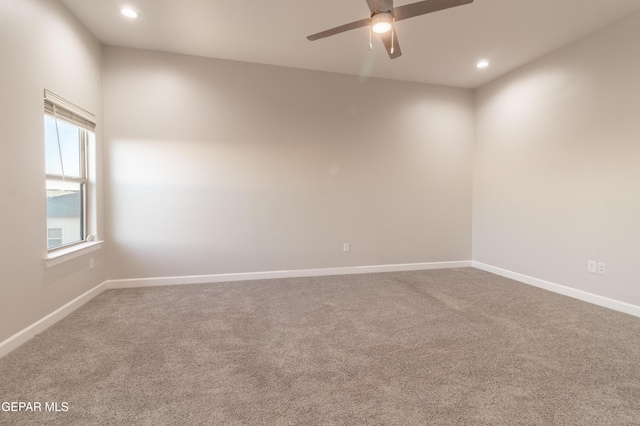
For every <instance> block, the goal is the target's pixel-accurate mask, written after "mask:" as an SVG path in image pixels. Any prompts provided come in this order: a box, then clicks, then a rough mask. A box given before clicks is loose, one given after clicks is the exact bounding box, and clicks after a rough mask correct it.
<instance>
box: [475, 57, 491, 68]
mask: <svg viewBox="0 0 640 426" xmlns="http://www.w3.org/2000/svg"><path fill="white" fill-rule="evenodd" d="M488 66H489V61H487V60H485V59H483V60H481V61H479V62H478V63H477V64H476V68H479V69H482V68H487V67H488Z"/></svg>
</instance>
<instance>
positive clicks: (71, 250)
mask: <svg viewBox="0 0 640 426" xmlns="http://www.w3.org/2000/svg"><path fill="white" fill-rule="evenodd" d="M102 243H103V241H87V242H84V243H79V244H74V245H73V246H71V247H66V248H63V249H60V250H56V251H52V252H50V253H47V255H46V256H45V258H44V267H45V269H48V268H51V267H53V266H56V265H60V264H61V263H65V262H68V261H70V260H72V259H75V258H77V257H80V256H83V255H85V254H87V253H91V252H92V251H95V250H99V249H100V247H102Z"/></svg>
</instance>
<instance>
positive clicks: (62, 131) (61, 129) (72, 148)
mask: <svg viewBox="0 0 640 426" xmlns="http://www.w3.org/2000/svg"><path fill="white" fill-rule="evenodd" d="M80 131H81V130H80V129H79V128H78V127H76V126H74V125H72V124H69V123H67V122H65V121H62V120H58V132H57V133H59V135H60V150H59V149H58V134H57V133H56V120H55V119H54V118H53V117H52V116H50V115H45V116H44V143H45V154H46V172H47V173H48V174H56V175H62V174H63V173H62V171H63V170H62V166H61V163H60V153H62V165H64V175H65V176H71V177H82V176H81V174H80V173H81V170H82V168H81V167H80V159H81V157H80V152H81V151H80V143H81V139H80Z"/></svg>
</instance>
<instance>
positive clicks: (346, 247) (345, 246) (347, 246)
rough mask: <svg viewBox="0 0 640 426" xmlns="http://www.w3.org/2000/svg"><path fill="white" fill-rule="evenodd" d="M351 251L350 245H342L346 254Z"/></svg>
mask: <svg viewBox="0 0 640 426" xmlns="http://www.w3.org/2000/svg"><path fill="white" fill-rule="evenodd" d="M349 250H351V247H349V243H344V244H343V245H342V251H343V252H345V253H346V252H348V251H349Z"/></svg>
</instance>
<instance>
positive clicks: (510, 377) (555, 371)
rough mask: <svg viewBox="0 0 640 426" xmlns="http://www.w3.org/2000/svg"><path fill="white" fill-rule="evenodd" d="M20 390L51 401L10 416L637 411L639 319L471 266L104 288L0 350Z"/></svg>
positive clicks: (599, 416) (372, 418)
mask: <svg viewBox="0 0 640 426" xmlns="http://www.w3.org/2000/svg"><path fill="white" fill-rule="evenodd" d="M11 401H23V402H41V403H42V410H43V411H41V412H24V411H23V412H6V411H0V424H64V425H71V424H72V425H89V424H148V425H157V424H171V425H179V424H221V425H252V424H265V425H289V424H291V425H314V424H329V425H331V424H335V425H347V424H348V425H351V424H374V425H382V424H384V425H395V424H398V425H400V424H402V425H412V424H416V425H418V424H419V425H581V426H582V425H640V319H639V318H636V317H632V316H629V315H625V314H622V313H618V312H615V311H611V310H607V309H604V308H601V307H598V306H595V305H591V304H587V303H584V302H580V301H577V300H574V299H570V298H567V297H563V296H560V295H557V294H554V293H550V292H546V291H544V290H540V289H536V288H534V287H530V286H527V285H524V284H520V283H517V282H515V281H511V280H508V279H505V278H501V277H498V276H495V275H492V274H489V273H486V272H483V271H480V270H477V269H472V268H462V269H448V270H434V271H417V272H400V273H385V274H366V275H349V276H333V277H318V278H297V279H278V280H268V281H245V282H234V283H222V284H208V285H189V286H172V287H155V288H143V289H123V290H109V291H107V292H105V293H103V294H101V295H100V296H98V297H97V298H95V299H94V300H92V301H91V302H89V303H88V304H86V305H85V306H83V307H82V308H81V309H79V310H78V311H76V312H74V313H73V314H71V315H70V316H68V317H67V318H65V319H64V320H63V321H61V322H59V323H58V324H56V325H55V326H54V327H52V328H50V329H48V330H47V331H45V332H44V333H42V334H40V335H38V336H36V337H35V338H34V339H33V340H31V341H29V342H28V343H26V344H25V345H23V346H22V347H20V348H18V349H17V350H15V351H14V352H12V353H10V354H9V355H7V356H6V357H4V358H2V359H0V402H11ZM45 402H49V403H52V402H57V403H58V409H59V410H61V411H58V412H46V411H45ZM63 403H66V404H68V410H67V411H63V408H64V405H63ZM5 407H6V406H5ZM49 408H51V406H50V407H49Z"/></svg>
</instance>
